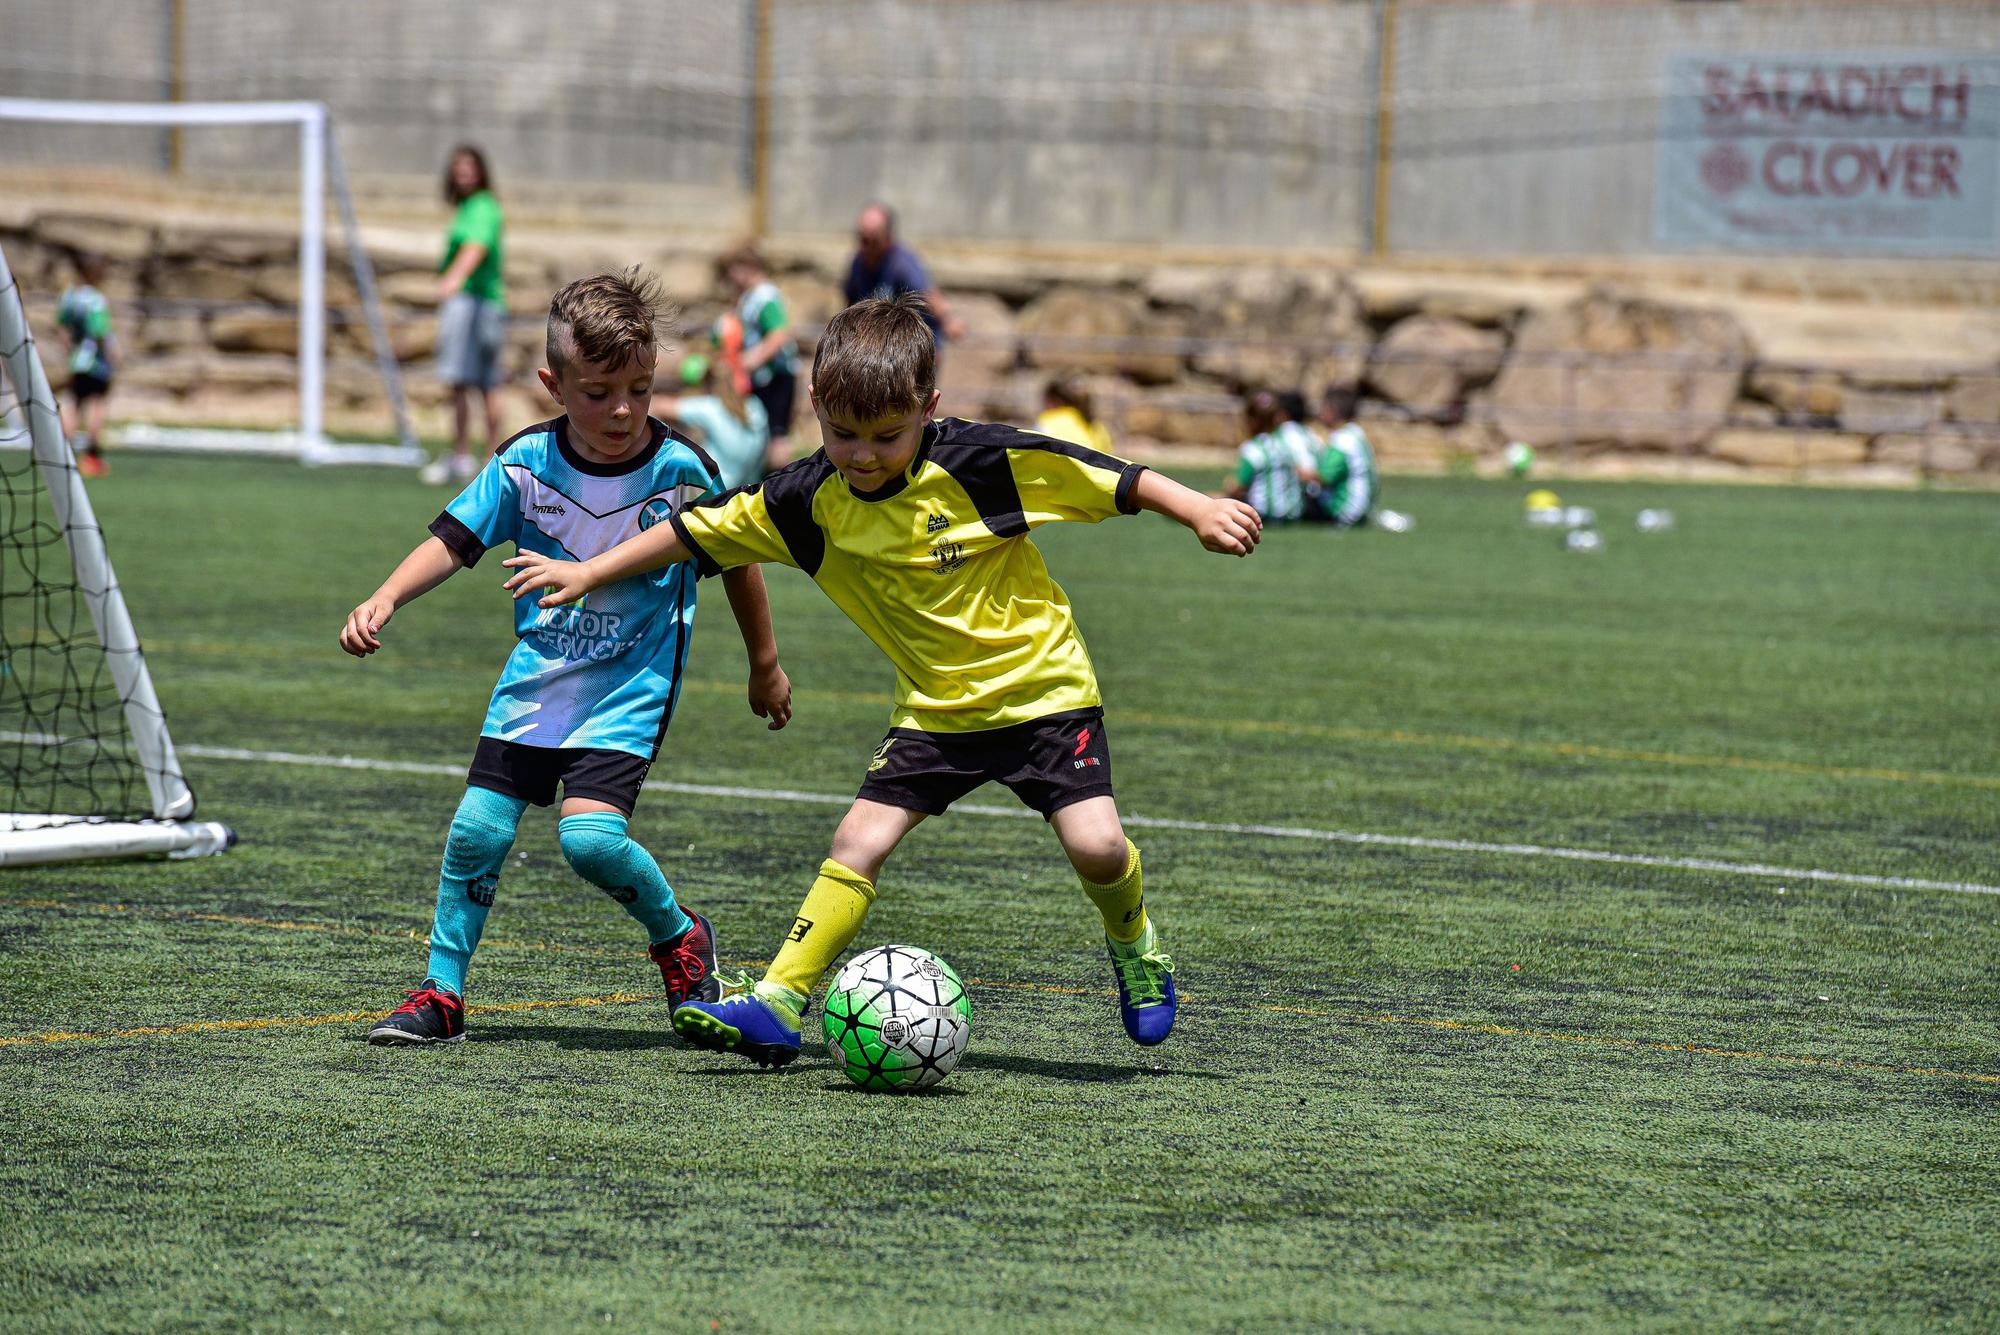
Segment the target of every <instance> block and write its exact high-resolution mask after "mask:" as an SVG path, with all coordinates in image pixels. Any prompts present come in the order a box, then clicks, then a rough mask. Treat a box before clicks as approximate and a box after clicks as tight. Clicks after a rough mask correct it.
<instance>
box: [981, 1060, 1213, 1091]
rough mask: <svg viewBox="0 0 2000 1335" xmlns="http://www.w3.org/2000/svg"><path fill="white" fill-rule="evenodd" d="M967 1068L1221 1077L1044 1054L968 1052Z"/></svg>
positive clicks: (1055, 1074) (1059, 1076) (1077, 1076)
mask: <svg viewBox="0 0 2000 1335" xmlns="http://www.w3.org/2000/svg"><path fill="white" fill-rule="evenodd" d="M959 1065H960V1066H963V1067H965V1068H966V1069H967V1070H994V1071H1006V1072H1009V1073H1011V1074H1013V1075H1027V1076H1033V1077H1035V1078H1036V1079H1039V1080H1066V1081H1069V1082H1071V1083H1072V1084H1088V1085H1110V1084H1122V1083H1123V1082H1125V1081H1128V1080H1141V1079H1148V1078H1157V1077H1160V1076H1177V1077H1180V1078H1183V1079H1194V1080H1221V1079H1224V1078H1225V1077H1223V1076H1221V1075H1218V1074H1216V1073H1215V1072H1213V1071H1189V1070H1171V1069H1168V1068H1167V1067H1164V1066H1124V1065H1120V1064H1118V1063H1116V1062H1083V1061H1044V1060H1042V1059H1041V1058H1040V1057H1016V1056H1012V1055H1009V1054H1005V1053H1002V1054H997V1055H992V1054H987V1053H983V1052H968V1053H967V1054H966V1055H965V1060H963V1061H961V1062H960V1063H959Z"/></svg>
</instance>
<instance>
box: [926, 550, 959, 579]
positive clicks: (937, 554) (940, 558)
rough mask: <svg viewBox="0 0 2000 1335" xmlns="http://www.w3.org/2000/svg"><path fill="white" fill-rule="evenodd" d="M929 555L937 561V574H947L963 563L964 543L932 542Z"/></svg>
mask: <svg viewBox="0 0 2000 1335" xmlns="http://www.w3.org/2000/svg"><path fill="white" fill-rule="evenodd" d="M931 556H932V557H933V558H935V559H936V561H937V568H938V574H940V575H949V574H950V573H951V572H952V571H954V570H956V569H958V568H959V567H960V566H962V565H964V564H965V544H964V543H962V542H934V543H932V544H931Z"/></svg>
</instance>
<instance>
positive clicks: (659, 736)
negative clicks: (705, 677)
mask: <svg viewBox="0 0 2000 1335" xmlns="http://www.w3.org/2000/svg"><path fill="white" fill-rule="evenodd" d="M687 577H688V571H687V564H686V563H685V562H683V563H682V564H680V565H677V566H675V567H674V583H673V590H672V591H671V592H670V593H668V594H667V597H666V605H667V606H668V607H679V606H680V605H681V600H682V599H684V598H686V597H687V584H686V580H687ZM693 629H694V627H693V626H692V625H690V624H689V623H687V622H685V621H683V622H681V623H680V632H679V634H680V642H679V643H678V644H676V645H675V646H674V677H673V681H674V684H673V686H672V687H671V688H670V689H669V690H668V691H667V703H666V707H665V708H664V709H662V710H661V711H660V726H659V729H658V731H656V732H654V734H653V755H652V758H653V759H654V760H658V759H659V758H660V743H662V742H664V741H666V740H667V725H668V724H670V723H672V722H673V721H674V706H675V705H678V704H679V703H680V700H681V683H682V682H683V681H686V680H687V665H688V641H689V640H691V639H692V638H693V636H691V635H690V634H689V633H688V632H689V631H691V630H693Z"/></svg>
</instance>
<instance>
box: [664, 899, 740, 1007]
mask: <svg viewBox="0 0 2000 1335" xmlns="http://www.w3.org/2000/svg"><path fill="white" fill-rule="evenodd" d="M688 917H690V918H692V919H694V922H693V923H692V925H690V926H689V927H688V929H687V930H686V931H685V932H682V933H681V934H680V935H679V936H677V937H675V938H674V939H673V940H671V941H657V942H655V943H653V945H651V946H649V947H648V948H647V950H646V953H647V954H648V955H651V956H652V957H653V963H655V964H657V965H659V966H660V981H661V982H662V983H664V984H666V988H667V1004H668V1005H669V1006H670V1007H672V1008H673V1009H675V1010H678V1009H680V1008H681V1007H682V1006H685V1005H686V1004H687V1003H688V1002H690V1001H720V1000H722V980H721V979H720V978H717V977H716V976H715V928H714V927H713V926H712V925H711V924H710V923H709V921H708V919H706V918H704V917H702V916H701V915H700V914H699V913H696V912H695V911H694V910H692V909H689V910H688Z"/></svg>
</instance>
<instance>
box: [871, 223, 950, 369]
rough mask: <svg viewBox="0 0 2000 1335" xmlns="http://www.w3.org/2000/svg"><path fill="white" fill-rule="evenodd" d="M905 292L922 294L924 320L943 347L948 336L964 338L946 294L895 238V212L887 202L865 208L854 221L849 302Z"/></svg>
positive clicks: (910, 252) (939, 344) (893, 295)
mask: <svg viewBox="0 0 2000 1335" xmlns="http://www.w3.org/2000/svg"><path fill="white" fill-rule="evenodd" d="M905 292H918V293H921V294H922V295H923V298H924V305H926V306H928V307H929V308H930V309H929V311H928V312H926V313H925V315H924V322H925V323H926V324H928V325H930V327H931V338H932V340H933V341H934V342H936V343H937V344H938V346H939V347H940V348H942V347H943V345H944V342H943V341H944V340H945V339H947V338H963V337H964V336H965V326H964V324H963V323H961V322H960V321H959V319H958V317H956V316H954V315H953V314H952V313H951V307H950V306H949V305H948V304H946V302H945V299H944V293H942V292H940V291H938V290H937V285H936V284H935V283H933V282H931V276H930V274H929V273H928V272H926V271H925V269H924V264H923V261H922V260H920V259H918V258H917V255H916V252H915V251H913V250H911V249H910V248H909V247H908V246H905V245H904V244H903V243H902V242H900V241H898V240H896V215H895V213H894V212H893V211H892V210H891V209H890V208H889V206H888V205H887V204H869V205H866V206H864V207H863V208H862V210H861V216H860V218H858V219H856V220H855V224H854V262H853V263H852V264H850V265H848V266H847V283H846V293H847V304H848V305H850V306H852V305H853V304H854V303H855V302H857V301H866V300H867V299H869V298H870V297H881V298H891V297H897V296H901V295H902V294H903V293H905Z"/></svg>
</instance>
